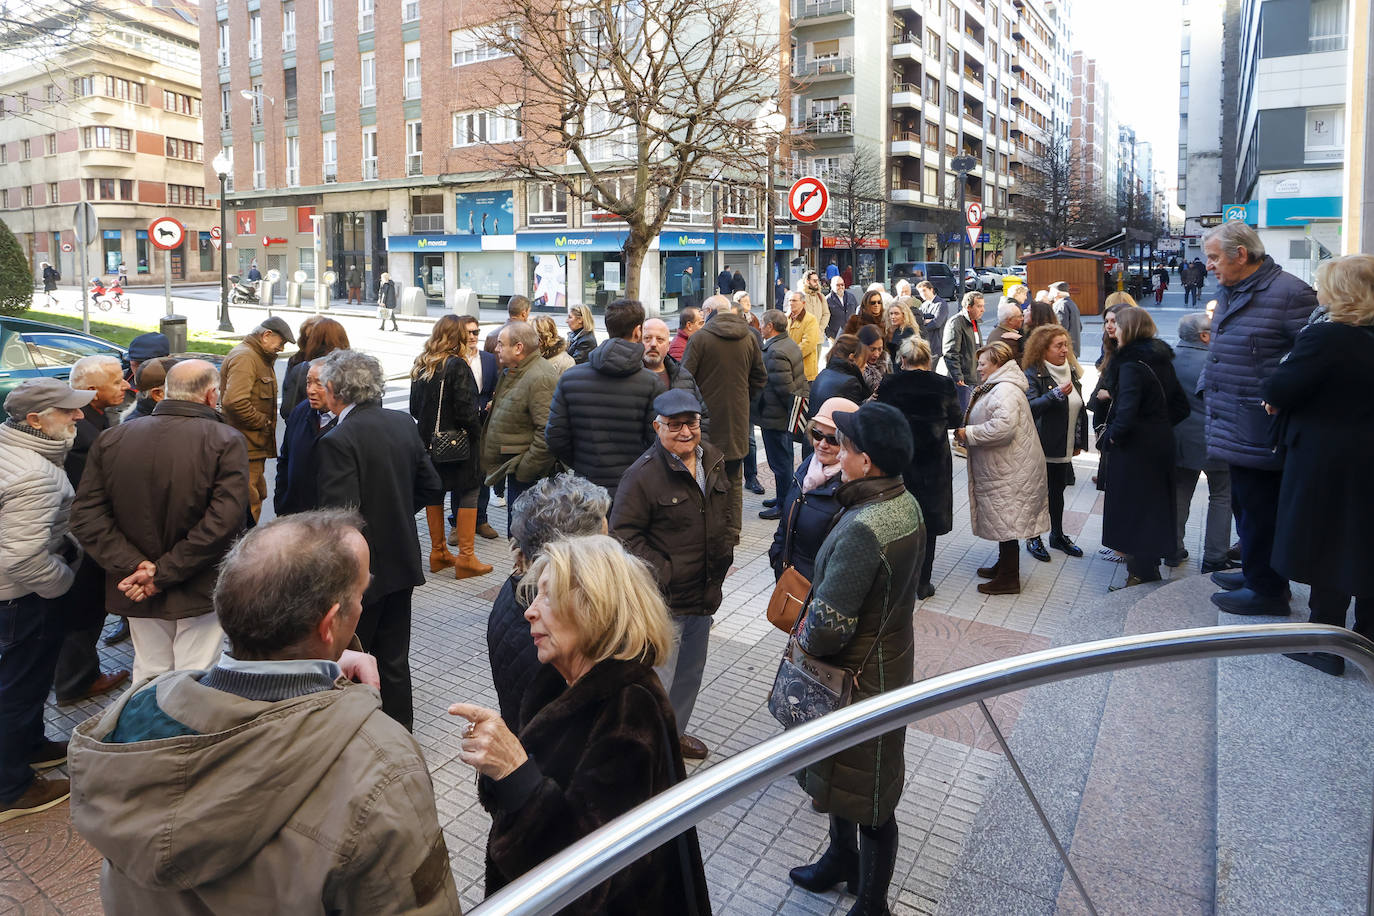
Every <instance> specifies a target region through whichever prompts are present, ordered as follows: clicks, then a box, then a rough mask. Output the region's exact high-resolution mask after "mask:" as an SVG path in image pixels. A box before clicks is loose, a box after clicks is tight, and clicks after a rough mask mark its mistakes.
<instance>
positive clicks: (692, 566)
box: [610, 389, 735, 760]
mask: <svg viewBox="0 0 1374 916" xmlns="http://www.w3.org/2000/svg"><path fill="white" fill-rule="evenodd" d="M654 409H655V411H657V414H658V416H657V419H655V420H654V430H655V432H656V433H657V435H658V441H657V442H655V443H654V445H653V446H652V447H650V449H649V450H648V451H647V452H645V453H644V454H643V455H642V456H640V458H639V460H638V461H636V462H635V463H634V464H632V465H631V466H630V469H629V470H628V471H626V472H625V479H624V480H623V481H621V484H620V497H619V498H618V499H617V500H616V501H615V504H614V505H613V506H612V507H611V519H610V527H611V533H612V534H614V535H615V536H616V537H617V538H619V539H620V540H621V541H622V542H623V543H624V544H625V547H626V548H627V549H628V550H629V551H630V552H631V553H633V554H634V555H635V556H637V557H639V558H640V559H641V560H643V561H644V562H645V563H647V564H648V565H649V569H650V570H651V571H652V572H653V574H654V577H655V578H656V579H657V580H658V585H659V588H660V589H662V591H663V597H664V600H665V601H666V602H667V604H668V611H669V613H671V614H672V615H673V625H674V628H675V629H676V630H677V636H678V639H677V640H676V642H677V652H676V653H675V654H674V656H673V658H671V659H670V660H669V661H668V663H667V664H666V665H664V666H663V667H661V668H659V669H658V676H659V680H661V681H662V682H663V686H664V688H665V689H666V690H667V691H668V699H669V701H670V702H671V703H672V704H673V715H674V717H675V718H676V719H677V730H678V736H679V741H680V743H681V745H682V756H684V757H689V758H691V759H694V760H700V759H702V758H704V757H705V756H706V754H707V748H706V745H705V744H704V743H702V741H701V740H700V739H699V738H694V737H692V736H691V735H688V734H686V731H687V723H688V722H689V721H690V719H691V718H692V709H693V707H695V706H696V700H697V692H698V691H699V690H700V689H701V675H702V672H703V671H704V670H705V667H706V645H707V637H708V636H709V635H710V632H711V615H713V614H715V612H716V609H717V608H719V607H720V601H721V586H722V584H723V583H724V582H725V575H726V573H728V572H729V571H730V564H731V563H733V562H734V558H735V557H734V544H735V537H734V536H735V532H734V531H732V530H731V528H730V517H729V516H730V484H729V481H728V479H727V478H726V476H725V458H724V457H723V456H722V455H721V452H720V450H719V449H718V448H716V447H715V446H713V445H711V443H709V442H703V441H702V439H701V414H700V413H699V412H698V410H699V408H698V405H697V403H696V401H695V399H694V398H693V397H692V396H691V395H690V394H689V393H687V392H686V391H682V390H681V389H674V390H672V391H668V392H666V393H664V394H661V395H659V396H658V398H657V399H656V400H655V401H654Z"/></svg>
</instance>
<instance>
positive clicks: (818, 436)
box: [811, 426, 840, 448]
mask: <svg viewBox="0 0 1374 916" xmlns="http://www.w3.org/2000/svg"><path fill="white" fill-rule="evenodd" d="M811 438H812V439H813V440H815V441H816V442H824V443H826V444H827V445H833V446H835V447H836V448H839V445H840V440H839V437H838V436H833V435H829V434H827V433H823V432H821V431H820V430H819V429H816V427H814V426H813V427H811Z"/></svg>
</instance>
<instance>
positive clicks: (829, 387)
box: [810, 334, 871, 418]
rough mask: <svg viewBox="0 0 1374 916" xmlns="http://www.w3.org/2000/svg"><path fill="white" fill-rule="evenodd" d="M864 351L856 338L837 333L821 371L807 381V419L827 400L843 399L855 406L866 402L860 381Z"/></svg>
mask: <svg viewBox="0 0 1374 916" xmlns="http://www.w3.org/2000/svg"><path fill="white" fill-rule="evenodd" d="M867 358H868V351H867V350H865V349H864V346H863V344H861V343H860V342H859V338H858V335H855V334H841V335H840V336H839V337H837V338H835V344H834V346H832V347H831V348H830V354H829V355H828V356H827V357H826V363H825V368H824V369H822V370H821V371H820V372H819V373H818V374H817V375H816V378H815V379H814V380H812V382H811V397H810V403H811V410H812V413H811V416H812V417H813V418H814V417H815V416H816V414H815V411H817V410H819V409H820V405H821V404H824V403H825V402H826V401H828V400H830V399H831V398H847V399H848V400H851V401H853V402H854V403H855V404H862V403H863V402H864V401H867V400H868V396H869V394H870V393H871V392H870V391H869V388H868V384H867V383H866V382H865V381H864V363H865V361H866V360H867Z"/></svg>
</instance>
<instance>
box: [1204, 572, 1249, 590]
mask: <svg viewBox="0 0 1374 916" xmlns="http://www.w3.org/2000/svg"><path fill="white" fill-rule="evenodd" d="M1212 584H1213V585H1215V586H1216V587H1217V588H1219V589H1222V590H1223V591H1228V592H1233V591H1235V590H1236V589H1238V588H1245V574H1244V573H1238V572H1214V573H1212Z"/></svg>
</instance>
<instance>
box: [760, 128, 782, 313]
mask: <svg viewBox="0 0 1374 916" xmlns="http://www.w3.org/2000/svg"><path fill="white" fill-rule="evenodd" d="M775 147H776V141H768V143H767V146H766V150H767V153H768V167H767V169H766V171H767V172H768V179H767V181H766V182H765V184H764V187H763V209H764V212H765V213H766V214H767V217H766V219H765V224H764V236H765V238H764V240H763V252H764V253H763V284H764V285H763V299H762V301H763V302H772V303H773V308H775V309H779V308H782V303H781V302H777V301H775V299H774V296H773V291H774V290H775V289H776V288H777V284H775V283H774V282H773V270H774V266H773V261H774V259H775V258H776V257H777V255H776V254H774V252H773V150H774V149H775Z"/></svg>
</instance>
